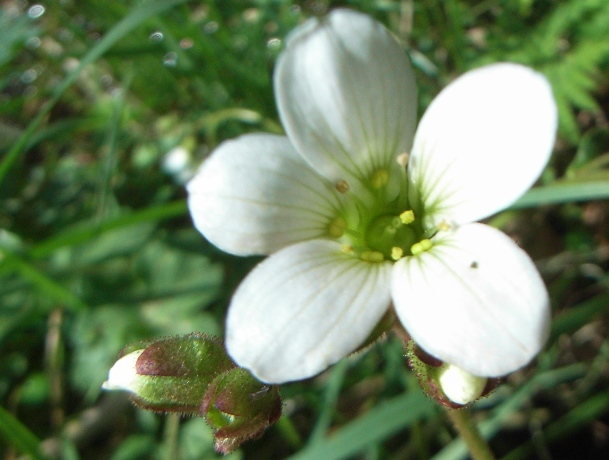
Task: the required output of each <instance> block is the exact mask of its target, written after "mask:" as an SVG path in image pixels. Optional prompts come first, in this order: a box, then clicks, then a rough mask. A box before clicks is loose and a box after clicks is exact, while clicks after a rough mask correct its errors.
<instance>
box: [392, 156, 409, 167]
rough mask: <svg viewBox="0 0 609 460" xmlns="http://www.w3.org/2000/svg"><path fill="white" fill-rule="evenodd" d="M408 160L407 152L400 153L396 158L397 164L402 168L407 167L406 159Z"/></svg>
mask: <svg viewBox="0 0 609 460" xmlns="http://www.w3.org/2000/svg"><path fill="white" fill-rule="evenodd" d="M409 158H410V155H409V154H408V153H407V152H404V153H400V154H399V155H398V156H397V157H396V159H395V160H396V161H397V162H398V164H399V165H400V166H402V167H404V168H406V167H407V166H408V159H409Z"/></svg>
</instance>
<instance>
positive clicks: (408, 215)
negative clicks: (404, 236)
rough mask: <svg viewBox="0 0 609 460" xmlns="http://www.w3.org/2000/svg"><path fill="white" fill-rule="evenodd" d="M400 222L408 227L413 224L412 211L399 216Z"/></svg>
mask: <svg viewBox="0 0 609 460" xmlns="http://www.w3.org/2000/svg"><path fill="white" fill-rule="evenodd" d="M400 220H401V221H402V223H403V224H405V225H408V224H411V223H412V222H414V211H412V210H408V211H404V212H403V213H402V214H400Z"/></svg>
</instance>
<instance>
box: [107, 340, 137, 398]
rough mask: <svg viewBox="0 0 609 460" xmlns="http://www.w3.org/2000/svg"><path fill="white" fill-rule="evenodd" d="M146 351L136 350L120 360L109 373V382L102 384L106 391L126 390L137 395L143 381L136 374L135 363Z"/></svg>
mask: <svg viewBox="0 0 609 460" xmlns="http://www.w3.org/2000/svg"><path fill="white" fill-rule="evenodd" d="M143 352H144V350H143V349H142V350H136V351H134V352H132V353H129V354H128V355H125V356H123V357H122V358H120V359H119V360H118V361H117V362H116V363H114V366H112V368H111V369H110V371H109V372H108V380H106V381H105V382H104V383H103V384H102V388H103V389H104V390H126V391H130V392H132V393H137V392H138V390H139V389H140V388H141V385H140V384H139V383H138V380H140V379H141V376H139V375H138V374H137V373H136V372H135V363H136V362H137V359H138V358H139V357H140V355H141V354H142V353H143Z"/></svg>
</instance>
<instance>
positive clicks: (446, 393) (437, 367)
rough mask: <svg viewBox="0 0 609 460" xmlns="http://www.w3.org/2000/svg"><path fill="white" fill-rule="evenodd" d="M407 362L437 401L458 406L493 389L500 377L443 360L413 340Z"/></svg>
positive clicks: (407, 351)
mask: <svg viewBox="0 0 609 460" xmlns="http://www.w3.org/2000/svg"><path fill="white" fill-rule="evenodd" d="M406 356H407V357H408V364H409V365H410V367H411V368H412V370H413V371H414V372H415V373H416V375H417V378H418V379H419V383H420V385H421V388H422V389H423V391H425V393H427V395H428V396H430V397H432V398H433V399H435V400H436V401H437V402H438V403H440V404H442V405H444V406H447V407H450V408H452V409H458V408H460V407H463V406H465V405H468V404H471V403H473V402H475V401H477V400H478V399H480V398H481V397H484V396H486V395H487V394H489V393H490V392H491V391H493V390H494V389H495V388H496V387H497V385H498V384H499V382H500V379H496V378H487V377H479V376H476V375H472V374H470V373H469V372H467V371H465V370H463V369H461V368H459V367H457V366H455V365H453V364H449V363H444V362H442V361H441V360H439V359H437V358H436V357H434V356H431V355H429V354H428V353H426V352H425V350H422V349H421V348H419V346H418V345H416V344H415V343H414V341H413V340H410V341H409V342H408V345H407V348H406Z"/></svg>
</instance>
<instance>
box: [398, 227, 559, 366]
mask: <svg viewBox="0 0 609 460" xmlns="http://www.w3.org/2000/svg"><path fill="white" fill-rule="evenodd" d="M391 287H392V294H393V301H394V304H395V308H396V312H397V314H398V317H399V318H400V320H401V321H402V324H403V325H404V327H405V328H406V330H407V331H408V332H409V333H410V334H411V336H412V338H413V339H414V341H415V342H416V343H418V344H419V345H420V346H421V347H422V348H423V349H424V350H426V351H427V352H428V353H430V354H432V355H433V356H436V357H437V358H439V359H441V360H443V361H445V362H447V363H450V364H454V365H456V366H459V367H460V368H462V369H464V370H466V371H467V372H469V373H471V374H474V375H477V376H481V377H497V376H501V375H505V374H507V373H509V372H512V371H514V370H516V369H518V368H520V367H522V366H524V365H525V364H527V363H528V362H529V361H530V360H531V359H532V358H533V357H534V356H535V355H536V354H537V353H538V352H539V350H540V349H541V347H542V346H543V344H544V343H545V340H546V338H547V334H548V331H549V321H550V319H549V300H548V294H547V291H546V289H545V286H544V284H543V281H542V280H541V277H540V276H539V273H538V272H537V270H536V268H535V265H534V264H533V262H532V261H531V259H530V258H529V257H528V256H527V254H526V253H525V252H524V251H523V250H522V249H520V248H519V247H518V246H517V245H516V244H515V243H514V242H513V241H512V240H511V239H510V238H509V237H508V236H506V235H505V234H503V233H502V232H500V231H499V230H497V229H494V228H492V227H489V226H487V225H483V224H468V225H465V226H463V227H461V228H459V229H458V230H457V231H456V232H454V233H451V234H448V235H446V236H444V237H442V238H440V239H439V241H434V246H433V247H432V248H431V249H430V250H429V251H427V252H423V253H421V254H419V255H418V256H415V257H405V258H403V259H400V260H399V261H398V262H397V263H396V266H395V269H394V272H393V276H392V285H391Z"/></svg>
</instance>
